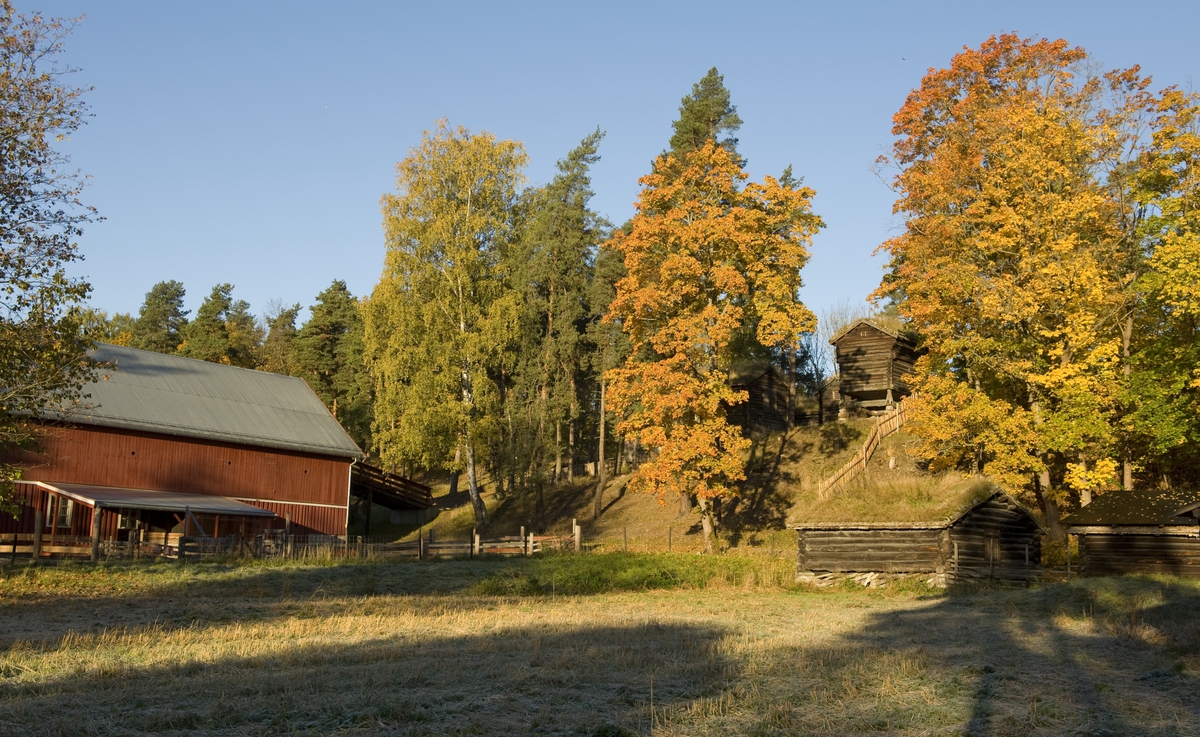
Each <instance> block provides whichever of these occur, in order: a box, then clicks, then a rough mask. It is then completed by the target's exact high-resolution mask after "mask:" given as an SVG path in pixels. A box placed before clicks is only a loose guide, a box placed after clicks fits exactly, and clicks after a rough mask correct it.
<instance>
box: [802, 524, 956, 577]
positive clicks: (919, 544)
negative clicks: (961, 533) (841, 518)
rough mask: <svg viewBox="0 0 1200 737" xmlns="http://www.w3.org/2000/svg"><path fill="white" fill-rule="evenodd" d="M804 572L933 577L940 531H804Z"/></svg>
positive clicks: (936, 562) (936, 566)
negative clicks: (872, 573) (921, 575)
mask: <svg viewBox="0 0 1200 737" xmlns="http://www.w3.org/2000/svg"><path fill="white" fill-rule="evenodd" d="M799 533H800V541H799V544H800V570H802V571H812V572H814V573H867V572H872V571H877V572H881V573H933V572H934V571H936V570H937V568H938V539H939V537H940V536H941V531H940V530H800V531H799Z"/></svg>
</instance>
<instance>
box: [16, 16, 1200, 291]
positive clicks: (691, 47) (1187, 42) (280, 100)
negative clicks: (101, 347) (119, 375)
mask: <svg viewBox="0 0 1200 737" xmlns="http://www.w3.org/2000/svg"><path fill="white" fill-rule="evenodd" d="M16 2H17V9H18V11H20V12H29V11H30V10H31V9H33V8H34V7H38V8H40V9H41V10H43V11H44V12H45V13H47V14H49V15H55V16H77V15H84V14H86V15H87V18H86V19H85V20H84V21H83V22H82V23H81V24H80V25H79V26H78V28H77V30H76V32H75V33H74V35H73V36H72V37H70V38H69V39H68V42H67V49H68V50H67V53H66V55H65V58H66V60H67V61H68V62H70V63H71V64H73V65H75V66H78V67H80V68H81V69H82V71H81V72H80V73H79V74H78V75H76V77H75V82H76V83H77V84H81V85H89V86H93V87H95V89H94V91H92V92H91V93H89V95H88V98H87V99H88V101H89V103H90V105H91V112H92V113H93V114H94V117H93V118H92V119H91V122H90V123H89V124H88V125H87V126H86V127H85V128H84V129H83V130H82V131H80V132H79V133H77V134H76V135H75V136H73V138H72V140H70V141H69V142H67V143H65V144H64V146H65V147H66V150H67V151H68V152H69V153H70V154H71V156H72V160H73V163H74V164H75V165H77V166H78V167H79V168H81V169H82V170H83V171H84V172H85V173H87V174H89V175H90V176H91V178H92V179H91V185H90V187H89V189H88V191H87V193H86V201H87V202H88V203H89V204H92V205H95V206H96V207H98V208H99V210H100V212H101V214H102V215H103V216H104V217H105V218H106V220H105V221H104V222H102V223H98V224H94V225H92V226H91V227H90V228H88V230H87V232H86V233H85V234H84V236H83V238H82V239H81V240H80V246H81V250H82V251H83V253H84V255H85V256H86V261H85V262H84V263H83V264H81V265H80V266H79V268H77V269H76V270H75V271H76V273H77V274H79V275H84V276H86V277H87V278H88V279H89V280H90V281H91V283H92V285H93V287H94V294H93V299H92V303H93V305H94V306H96V307H100V308H103V309H107V310H109V311H122V312H126V311H130V312H136V311H137V308H138V306H139V305H140V304H141V301H142V298H143V296H144V295H145V292H146V291H147V290H148V289H149V288H150V287H151V286H152V285H153V284H154V283H155V282H158V281H161V280H164V279H177V280H180V281H182V282H183V283H184V285H185V286H186V287H187V289H188V306H189V307H190V308H192V309H193V310H194V309H195V308H196V307H198V306H199V304H200V301H201V300H202V299H203V297H204V296H205V295H206V294H207V293H208V292H209V290H210V289H211V287H212V286H213V285H214V284H217V283H219V282H231V283H233V284H234V285H235V286H236V289H235V295H237V296H239V297H241V298H243V299H246V300H248V301H249V302H250V303H251V306H252V309H253V310H254V311H255V312H258V311H260V310H261V309H262V308H263V307H264V306H265V304H266V302H267V301H268V300H270V299H272V298H280V299H282V300H283V301H284V302H285V303H289V304H290V303H292V302H300V303H302V304H305V305H307V304H310V303H311V302H312V301H313V298H314V297H315V295H316V294H317V293H318V292H319V291H321V290H322V289H324V288H325V287H326V286H328V284H329V282H330V281H331V280H332V279H344V280H346V282H347V283H348V285H349V287H350V289H351V291H353V292H354V293H355V294H358V295H361V294H364V293H368V292H370V290H371V288H372V287H373V286H374V284H375V282H376V280H377V279H378V277H379V272H380V268H381V265H382V260H383V238H382V231H381V226H380V222H381V219H380V213H379V198H380V196H381V195H382V194H384V193H385V192H389V191H392V190H393V188H394V166H395V163H396V162H397V161H399V160H400V159H402V158H403V157H404V155H405V152H406V151H407V150H408V149H409V148H410V147H411V146H413V145H415V144H416V143H417V142H418V141H419V140H420V137H421V133H422V131H423V130H425V129H426V128H429V127H430V126H431V125H432V124H433V122H434V121H435V120H437V119H439V118H442V117H446V118H449V119H450V121H451V123H452V124H456V125H457V124H462V125H465V126H467V127H469V128H472V129H476V130H478V129H484V130H488V131H491V132H493V133H495V134H497V135H499V136H501V137H504V138H513V139H516V140H519V141H522V142H524V144H525V146H526V148H527V150H528V152H529V155H530V165H529V168H528V170H527V172H526V174H527V177H528V179H529V182H530V183H531V184H540V183H544V182H546V181H547V180H548V179H549V178H550V177H551V176H553V172H554V163H555V161H556V159H558V158H560V157H562V156H563V155H564V154H565V153H566V152H567V151H568V150H569V149H571V148H572V147H573V146H574V145H575V144H576V143H577V142H578V141H579V139H581V138H582V137H583V136H584V135H586V134H587V133H588V132H590V131H591V130H593V129H594V128H595V127H596V126H599V127H600V128H601V129H603V130H605V131H607V133H608V135H607V138H605V140H604V142H603V144H602V146H601V150H600V153H601V156H602V160H601V161H600V163H599V164H597V165H596V167H595V170H594V188H595V190H596V197H595V199H594V201H593V205H594V207H595V208H596V209H597V210H598V211H600V212H601V213H603V214H604V215H606V216H607V217H608V218H609V219H611V220H612V221H614V222H618V223H619V222H622V221H623V220H625V219H626V218H628V217H629V216H630V215H632V213H633V204H632V203H633V201H634V199H635V198H636V196H637V192H638V185H637V179H638V177H639V176H641V175H642V174H644V173H646V171H647V169H648V168H649V162H650V161H651V159H652V158H653V157H654V156H655V155H656V154H657V153H659V152H660V151H662V149H663V148H664V147H665V145H666V142H667V139H668V138H669V137H670V125H671V122H672V120H674V118H675V117H676V114H677V111H678V105H679V100H680V98H681V97H682V96H683V95H684V94H686V93H688V92H689V91H690V89H691V86H692V84H693V83H694V82H696V81H697V80H698V79H699V78H700V77H701V76H703V74H704V73H705V72H706V71H707V70H708V69H709V67H712V66H716V67H717V68H718V69H719V70H720V71H721V73H722V74H724V76H725V84H726V86H727V87H728V88H729V89H730V91H731V93H732V96H733V101H734V103H735V104H736V105H737V107H738V112H739V114H740V115H741V117H742V119H743V120H744V121H745V123H744V125H743V127H742V129H741V131H740V133H739V138H740V139H741V143H740V151H741V152H742V154H743V155H744V156H746V157H747V159H748V160H749V173H750V174H751V176H752V177H754V178H756V179H760V178H761V177H762V176H763V175H764V174H778V173H779V172H780V171H781V170H782V169H783V168H784V167H785V166H787V165H788V164H789V163H790V164H792V165H793V166H794V169H795V172H796V173H797V174H799V175H802V176H804V177H805V181H806V183H807V184H808V185H810V186H812V187H814V188H815V189H816V190H817V197H816V200H815V210H816V211H817V212H818V213H819V214H820V215H821V216H822V217H824V219H825V221H826V224H827V227H826V229H825V230H824V231H823V232H822V233H821V234H820V235H819V236H818V237H817V239H816V241H815V243H814V247H813V259H812V261H811V262H810V264H809V266H808V267H807V268H806V269H805V272H804V278H805V282H806V287H805V289H804V292H803V296H804V299H805V301H806V302H808V303H809V304H810V306H812V307H813V308H814V309H815V310H816V311H817V312H818V313H819V312H821V311H822V310H823V309H825V308H826V307H827V306H829V305H831V304H833V303H836V302H838V301H841V300H845V299H849V300H852V301H854V302H861V301H862V300H863V299H865V297H866V295H867V294H868V293H869V292H870V291H871V290H872V289H873V288H874V287H875V286H876V285H877V284H878V283H879V277H880V274H881V272H882V268H883V265H884V264H883V260H882V258H880V257H872V252H873V251H874V250H875V248H876V246H878V244H879V243H880V242H882V241H883V240H885V239H886V238H887V237H888V236H889V235H890V234H891V233H894V232H895V230H896V227H897V222H896V221H895V219H894V218H893V216H892V214H891V204H892V200H893V199H894V198H893V195H892V193H891V192H890V191H889V190H888V188H887V186H886V184H885V183H883V182H881V181H880V179H879V178H878V177H877V176H876V175H875V174H874V173H873V171H872V162H873V161H874V160H875V158H876V157H877V156H879V155H880V154H882V153H886V152H887V151H888V149H889V146H890V144H891V140H892V138H891V133H890V129H891V116H892V114H893V113H894V112H895V111H896V110H897V109H898V108H899V106H900V105H901V104H902V103H903V101H904V98H905V95H906V94H907V92H908V91H909V90H910V89H912V88H913V87H915V86H916V85H917V84H918V83H919V82H920V79H921V76H922V75H923V74H924V72H925V71H926V70H927V69H928V68H930V67H941V66H945V65H946V64H947V63H948V62H949V60H950V58H951V56H953V54H954V53H955V52H956V51H957V50H958V49H960V48H961V47H962V46H964V45H972V46H978V44H979V43H980V42H982V41H983V40H984V39H986V38H987V37H988V36H989V35H991V34H993V33H998V32H1003V31H1017V32H1018V33H1021V34H1022V35H1026V36H1047V37H1053V38H1058V37H1062V38H1066V39H1067V40H1068V41H1070V42H1071V43H1073V44H1076V45H1080V46H1083V47H1084V48H1086V49H1087V50H1088V51H1089V52H1091V54H1092V55H1093V57H1094V58H1095V59H1096V60H1097V61H1098V62H1100V63H1102V64H1103V65H1104V66H1105V67H1109V68H1111V67H1125V66H1129V65H1133V64H1141V65H1142V67H1143V70H1144V71H1146V72H1148V73H1150V74H1152V75H1153V76H1154V78H1155V80H1156V86H1157V87H1161V86H1165V85H1167V84H1177V85H1181V86H1190V85H1191V81H1192V76H1193V74H1195V73H1196V71H1197V70H1200V45H1197V44H1196V43H1195V41H1194V33H1195V29H1196V28H1197V26H1198V21H1200V4H1196V3H1183V2H1159V3H1155V4H1153V5H1143V4H1136V5H1135V4H1132V3H1121V4H1116V3H1101V2H1089V3H1066V2H1059V3H1055V2H1039V3H1021V2H1003V3H1000V2H995V3H969V2H958V3H911V2H905V3H901V2H892V3H878V4H877V3H798V2H797V3H747V4H742V5H738V4H733V3H702V2H687V3H671V4H669V3H654V2H638V3H611V2H610V3H598V4H567V3H561V2H559V3H544V4H537V3H479V4H474V3H457V4H431V3H421V4H403V3H382V2H379V3H370V2H340V3H306V2H288V3H266V2H258V3H249V2H239V3H232V2H218V1H209V2H204V3H175V2H145V3H139V2H117V1H115V0H106V1H105V2H98V1H96V0H59V1H54V2H43V3H41V4H40V5H39V6H31V5H28V4H26V3H24V2H22V0H16Z"/></svg>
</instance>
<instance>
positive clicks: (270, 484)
mask: <svg viewBox="0 0 1200 737" xmlns="http://www.w3.org/2000/svg"><path fill="white" fill-rule="evenodd" d="M90 355H91V357H92V358H93V359H95V360H96V361H98V362H99V368H98V369H97V371H96V377H95V378H96V380H95V381H94V382H93V383H91V384H89V385H88V386H87V387H85V388H84V392H85V394H86V395H87V396H86V397H85V398H84V399H83V400H82V401H81V402H80V403H78V404H77V405H75V406H72V407H67V408H62V409H60V410H56V411H48V412H45V413H44V414H42V415H41V416H39V417H34V418H30V422H31V423H33V425H34V427H35V430H36V433H37V436H38V438H39V443H40V447H39V448H37V449H33V450H18V449H11V448H10V449H3V451H2V452H0V459H3V460H5V461H8V462H13V463H17V464H19V465H21V466H22V467H23V479H22V481H21V482H19V483H18V484H17V487H18V489H17V491H18V499H17V502H18V504H19V505H20V507H21V509H20V513H19V514H18V515H17V516H16V517H13V516H10V515H8V514H4V513H0V535H3V534H10V533H17V534H25V535H28V534H31V533H33V532H34V525H35V524H36V523H35V519H37V518H41V519H42V520H44V522H43V526H44V528H45V529H44V530H41V531H40V533H41V534H43V535H49V536H50V537H51V539H53V538H54V537H55V536H62V537H64V538H69V537H73V536H75V537H78V536H84V537H86V536H90V537H92V538H93V539H95V538H96V537H97V536H98V537H99V538H100V539H101V540H105V541H108V540H127V539H129V537H130V536H131V535H138V536H139V539H143V537H144V536H148V535H154V534H161V535H163V536H164V537H163V541H164V543H165V542H166V541H167V536H168V535H170V534H175V535H178V534H186V535H189V536H211V537H218V536H222V535H229V534H237V535H243V536H253V535H255V534H257V533H258V532H261V531H263V530H268V529H289V530H290V531H291V532H293V533H294V534H322V535H343V534H345V533H346V529H347V524H348V519H349V509H350V497H351V495H352V494H355V495H357V496H370V497H374V498H375V500H376V501H377V502H378V501H383V502H384V503H385V504H387V503H389V502H391V503H394V504H396V505H399V506H400V507H401V508H405V507H407V508H422V506H423V507H425V508H427V507H429V506H430V503H429V498H428V493H427V492H428V489H427V487H421V486H420V485H419V484H416V485H413V484H411V482H409V484H401V483H398V482H397V480H396V478H394V477H392V475H391V474H382V472H379V471H378V469H366V468H363V467H362V463H361V461H362V458H363V453H362V451H361V450H360V449H359V448H358V446H357V445H356V444H355V443H354V441H353V440H352V439H351V438H350V436H349V435H347V434H346V432H345V430H343V429H342V427H341V425H340V424H339V423H338V421H337V420H336V419H335V418H334V417H333V415H332V414H330V412H329V410H328V409H327V408H326V407H325V405H324V404H323V403H322V402H321V400H320V399H319V398H318V397H317V396H316V395H315V394H314V393H313V392H312V390H311V389H310V388H309V387H308V385H307V384H306V383H305V382H304V381H303V380H302V379H298V378H294V377H289V376H281V375H277V374H271V373H266V372H262V371H254V370H250V369H242V368H235V367H232V366H224V365H221V364H215V363H208V362H205V361H198V360H194V359H190V358H183V357H181V356H172V355H163V354H159V353H153V352H150V351H142V350H137V349H134V348H127V347H121V346H113V345H106V344H98V345H97V346H96V347H95V348H94V349H93V350H92V351H91V354H90ZM423 490H424V491H423Z"/></svg>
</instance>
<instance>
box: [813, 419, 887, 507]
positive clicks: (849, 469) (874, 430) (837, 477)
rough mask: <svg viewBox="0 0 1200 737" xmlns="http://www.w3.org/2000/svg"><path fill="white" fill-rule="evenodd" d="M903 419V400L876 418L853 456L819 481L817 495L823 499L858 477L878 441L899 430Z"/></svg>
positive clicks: (868, 461) (873, 452)
mask: <svg viewBox="0 0 1200 737" xmlns="http://www.w3.org/2000/svg"><path fill="white" fill-rule="evenodd" d="M904 420H905V410H904V403H903V402H901V403H899V404H897V405H896V408H895V409H893V410H892V411H891V412H888V413H887V414H885V415H881V416H879V417H878V418H876V419H875V424H874V425H873V426H872V427H871V432H869V433H867V439H866V441H865V442H864V443H863V444H862V447H861V448H859V449H858V451H856V452H855V453H854V457H853V458H851V459H850V460H849V461H847V462H846V463H845V465H843V466H842V467H841V468H839V469H838V470H836V471H834V472H833V475H831V476H829V477H828V478H827V479H825V480H824V481H822V482H821V485H820V486H819V487H817V496H818V497H819V498H821V499H825V498H827V497H828V496H829V494H831V493H832V492H833V491H834V490H835V489H838V488H839V487H842V486H845V485H846V484H848V483H850V482H851V481H853V480H854V479H856V478H858V476H859V474H861V473H862V472H863V471H865V470H867V464H868V463H870V462H871V456H872V455H874V454H875V449H876V448H878V447H879V442H880V441H881V440H883V439H884V438H886V437H887V436H888V435H891V434H892V433H894V432H896V431H897V430H899V429H900V428H901V427H902V426H903V425H904Z"/></svg>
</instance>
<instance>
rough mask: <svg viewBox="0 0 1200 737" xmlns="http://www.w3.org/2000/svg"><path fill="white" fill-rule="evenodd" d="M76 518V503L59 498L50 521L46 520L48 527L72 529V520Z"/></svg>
mask: <svg viewBox="0 0 1200 737" xmlns="http://www.w3.org/2000/svg"><path fill="white" fill-rule="evenodd" d="M74 518H75V502H74V500H71V499H63V498H62V497H59V498H58V499H57V500H56V503H55V504H54V511H53V512H52V513H51V515H50V519H47V520H46V526H47V527H70V526H71V520H72V519H74Z"/></svg>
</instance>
